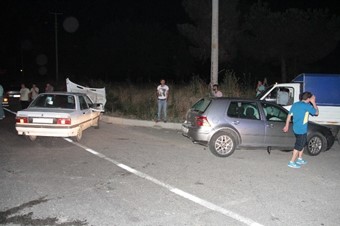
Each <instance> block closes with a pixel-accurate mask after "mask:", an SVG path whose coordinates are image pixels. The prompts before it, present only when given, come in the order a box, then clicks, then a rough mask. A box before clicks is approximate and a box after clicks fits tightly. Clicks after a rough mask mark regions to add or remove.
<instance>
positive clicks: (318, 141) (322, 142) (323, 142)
mask: <svg viewBox="0 0 340 226" xmlns="http://www.w3.org/2000/svg"><path fill="white" fill-rule="evenodd" d="M326 149H327V139H326V137H324V136H323V135H322V134H321V133H318V132H315V133H312V134H310V135H309V136H308V137H307V153H308V154H309V155H311V156H316V155H318V154H320V153H321V152H323V151H326Z"/></svg>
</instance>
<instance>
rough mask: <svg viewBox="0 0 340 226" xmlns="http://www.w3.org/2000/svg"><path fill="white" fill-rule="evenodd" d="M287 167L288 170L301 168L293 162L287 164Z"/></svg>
mask: <svg viewBox="0 0 340 226" xmlns="http://www.w3.org/2000/svg"><path fill="white" fill-rule="evenodd" d="M288 166H289V167H290V168H295V169H299V168H301V166H300V165H299V164H296V163H295V162H291V161H290V162H289V163H288Z"/></svg>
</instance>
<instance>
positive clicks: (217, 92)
mask: <svg viewBox="0 0 340 226" xmlns="http://www.w3.org/2000/svg"><path fill="white" fill-rule="evenodd" d="M212 88H213V89H212V94H213V96H214V97H222V96H223V93H222V92H221V91H220V90H218V85H217V84H214V85H213V87H212Z"/></svg>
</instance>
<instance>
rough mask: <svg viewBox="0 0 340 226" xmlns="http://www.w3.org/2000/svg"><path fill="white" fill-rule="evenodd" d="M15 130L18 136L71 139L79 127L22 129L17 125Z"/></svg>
mask: <svg viewBox="0 0 340 226" xmlns="http://www.w3.org/2000/svg"><path fill="white" fill-rule="evenodd" d="M15 129H16V130H17V132H18V135H27V136H44V137H73V136H76V135H77V132H78V129H79V127H63V128H58V127H55V128H44V127H42V128H34V127H22V126H19V125H17V126H16V127H15Z"/></svg>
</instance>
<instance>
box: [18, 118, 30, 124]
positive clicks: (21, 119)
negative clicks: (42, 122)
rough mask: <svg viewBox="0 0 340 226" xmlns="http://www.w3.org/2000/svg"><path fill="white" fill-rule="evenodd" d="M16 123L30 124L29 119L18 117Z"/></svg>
mask: <svg viewBox="0 0 340 226" xmlns="http://www.w3.org/2000/svg"><path fill="white" fill-rule="evenodd" d="M16 122H17V123H28V118H27V117H16Z"/></svg>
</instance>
